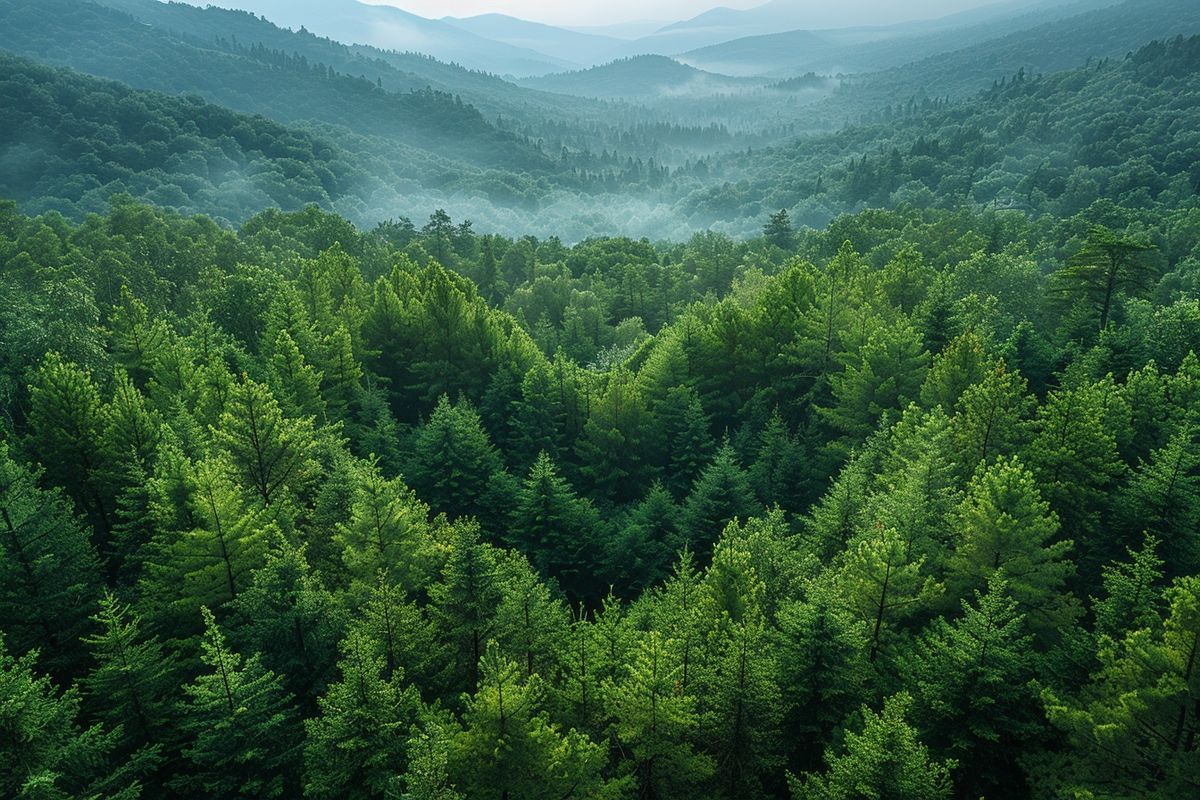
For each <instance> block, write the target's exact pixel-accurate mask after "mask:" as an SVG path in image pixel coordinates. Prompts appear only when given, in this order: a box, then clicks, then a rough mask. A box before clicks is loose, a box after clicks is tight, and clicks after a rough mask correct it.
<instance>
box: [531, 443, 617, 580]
mask: <svg viewBox="0 0 1200 800" xmlns="http://www.w3.org/2000/svg"><path fill="white" fill-rule="evenodd" d="M600 524H601V523H600V515H599V514H598V513H597V511H596V509H595V507H594V506H593V505H592V504H591V502H590V501H589V500H586V499H584V498H580V497H578V496H576V494H575V490H574V489H572V488H571V485H570V484H569V483H567V481H566V479H565V478H563V477H562V476H561V475H559V473H558V469H557V468H556V467H555V466H554V463H553V462H552V461H551V460H550V457H549V456H547V455H546V454H545V453H542V454H541V455H540V456H538V459H537V461H536V462H534V465H533V467H532V468H531V469H530V470H529V475H528V476H527V477H526V478H525V482H524V484H522V486H521V488H520V490H519V491H518V492H517V503H516V508H514V509H513V516H512V524H511V526H510V536H511V537H512V544H513V545H514V546H516V547H517V548H518V549H520V550H521V552H523V553H525V554H526V555H528V556H529V559H530V561H532V562H533V564H534V566H536V567H537V568H538V569H539V570H541V571H542V572H543V573H545V574H547V575H552V576H554V577H556V578H558V579H559V580H560V581H562V583H563V585H564V587H565V588H566V589H567V591H569V592H571V593H572V594H574V595H576V596H581V597H584V596H589V595H591V593H592V590H593V589H594V588H595V587H594V583H595V578H596V576H595V573H594V571H593V569H592V567H593V565H595V564H596V563H598V560H599V555H600Z"/></svg>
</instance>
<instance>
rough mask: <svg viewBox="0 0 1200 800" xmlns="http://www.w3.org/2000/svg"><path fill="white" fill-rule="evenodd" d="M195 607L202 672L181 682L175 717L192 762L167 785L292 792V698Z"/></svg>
mask: <svg viewBox="0 0 1200 800" xmlns="http://www.w3.org/2000/svg"><path fill="white" fill-rule="evenodd" d="M201 611H202V614H203V617H204V636H203V638H202V639H201V643H200V646H201V655H200V661H201V663H202V664H203V665H204V667H205V671H204V672H203V673H201V674H200V675H199V676H198V677H197V678H196V680H195V681H193V682H192V683H189V684H188V685H187V686H185V687H184V692H185V694H186V696H187V701H186V702H185V703H183V704H182V705H181V706H180V709H179V715H180V716H179V721H178V725H179V728H180V730H181V731H182V732H183V733H184V734H185V735H186V737H187V744H186V746H185V747H184V748H183V755H184V757H185V758H186V759H187V760H188V761H189V762H191V769H190V770H189V771H187V772H183V773H180V774H178V775H176V777H175V780H174V782H173V785H174V788H176V789H177V790H179V791H184V792H187V793H188V794H189V795H190V796H194V797H204V798H214V800H216V798H224V797H231V796H235V795H240V796H251V797H287V796H293V797H294V796H295V795H296V792H297V789H298V788H299V784H298V775H297V772H298V766H299V765H298V763H297V762H298V749H299V744H300V729H299V728H300V726H299V724H298V721H297V720H296V718H295V712H294V710H293V708H292V698H291V696H290V695H288V693H287V692H286V691H285V690H284V688H283V681H282V679H281V678H280V677H279V676H278V675H276V674H275V673H274V672H271V670H269V669H267V668H266V667H264V666H263V665H262V662H261V660H260V659H259V657H258V656H257V655H254V656H251V657H250V658H248V659H243V658H242V657H241V656H240V655H239V654H237V653H236V652H234V651H233V650H231V649H230V648H229V645H228V644H227V643H226V641H225V636H224V635H223V634H222V633H221V631H220V629H219V628H218V627H217V622H216V620H215V619H214V618H213V615H212V612H211V611H209V610H208V609H207V608H202V609H201Z"/></svg>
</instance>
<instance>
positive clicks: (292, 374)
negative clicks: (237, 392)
mask: <svg viewBox="0 0 1200 800" xmlns="http://www.w3.org/2000/svg"><path fill="white" fill-rule="evenodd" d="M268 372H269V374H270V381H269V383H268V385H269V386H270V388H271V393H272V395H273V396H274V397H276V398H278V400H279V405H280V408H281V409H282V410H283V411H284V412H285V413H286V414H287V415H288V416H290V417H314V418H318V419H319V418H321V417H324V416H325V399H324V398H323V397H322V396H321V380H322V375H321V373H320V372H319V371H318V370H316V369H315V368H314V367H313V366H312V365H311V364H309V363H308V362H307V361H306V360H305V358H304V354H303V353H302V352H301V351H300V348H299V347H298V346H297V345H296V341H295V339H293V338H292V335H291V333H289V332H288V330H287V329H286V328H285V329H283V330H281V331H279V334H278V335H277V336H276V338H275V341H274V342H273V343H272V344H271V358H270V363H269V365H268Z"/></svg>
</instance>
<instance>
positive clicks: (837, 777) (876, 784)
mask: <svg viewBox="0 0 1200 800" xmlns="http://www.w3.org/2000/svg"><path fill="white" fill-rule="evenodd" d="M911 707H912V699H911V698H910V697H909V696H908V695H906V694H898V695H895V696H894V697H891V698H889V699H888V700H887V701H886V702H885V703H884V705H883V711H882V712H881V713H879V714H876V713H875V712H873V711H871V710H870V709H869V708H866V707H864V708H863V727H862V731H861V732H854V731H848V732H847V733H846V742H845V745H844V752H843V753H842V754H840V755H839V754H837V753H836V752H835V751H834V750H833V749H830V750H828V751H827V752H826V754H825V760H826V762H827V763H828V765H829V768H828V769H827V770H826V772H825V773H824V774H817V773H811V772H810V773H806V774H805V775H802V776H801V777H799V778H793V779H792V796H793V797H794V798H795V800H852V799H853V798H860V797H878V798H885V797H888V798H892V797H894V798H906V799H907V798H912V800H949V798H950V797H952V796H953V790H954V787H953V784H952V783H951V780H950V773H951V770H953V769H954V766H955V764H954V762H953V761H934V760H932V759H931V758H930V755H929V750H928V748H926V747H925V745H924V744H922V743H921V741H920V739H918V738H917V731H916V730H915V729H914V728H913V727H912V725H910V724H909V722H908V720H907V719H906V718H907V716H908V712H909V709H910V708H911Z"/></svg>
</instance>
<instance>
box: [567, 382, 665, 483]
mask: <svg viewBox="0 0 1200 800" xmlns="http://www.w3.org/2000/svg"><path fill="white" fill-rule="evenodd" d="M590 411H591V413H590V414H589V415H588V419H587V422H586V423H585V424H584V426H583V435H582V436H581V437H580V439H579V441H578V442H577V444H576V447H575V450H576V454H577V455H578V457H579V464H580V467H579V472H580V475H581V476H582V477H583V478H584V479H585V480H587V481H588V483H589V484H590V485H591V486H592V487H594V490H595V494H596V495H597V497H598V498H601V499H605V500H610V501H614V502H628V501H629V500H632V499H634V498H635V497H637V496H638V495H639V494H640V493H641V490H642V488H643V487H644V486H645V485H646V483H647V481H648V478H649V477H650V471H649V464H648V463H647V462H646V459H645V456H644V450H645V449H646V446H647V440H648V439H649V438H650V431H649V426H650V423H651V420H650V415H649V412H648V411H647V410H646V403H645V401H644V400H643V398H642V396H641V392H640V391H639V390H638V387H637V384H636V382H635V380H634V376H633V374H632V373H630V372H629V371H628V370H627V369H625V368H623V367H617V368H616V369H615V370H613V372H612V374H611V375H610V376H609V378H608V383H607V385H606V386H605V387H604V391H603V392H602V393H601V394H600V396H599V397H597V398H596V400H595V401H594V403H593V404H592V406H591V409H590Z"/></svg>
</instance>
